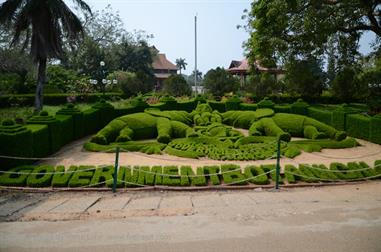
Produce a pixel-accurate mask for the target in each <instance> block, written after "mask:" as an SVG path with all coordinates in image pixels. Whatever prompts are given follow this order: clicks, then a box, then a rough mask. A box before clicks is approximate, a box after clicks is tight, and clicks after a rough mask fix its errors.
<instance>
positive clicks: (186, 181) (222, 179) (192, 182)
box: [0, 160, 381, 188]
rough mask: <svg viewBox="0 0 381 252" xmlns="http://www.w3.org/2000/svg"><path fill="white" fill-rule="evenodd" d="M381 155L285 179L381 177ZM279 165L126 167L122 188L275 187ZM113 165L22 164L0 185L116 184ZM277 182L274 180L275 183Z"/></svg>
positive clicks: (306, 169) (307, 169) (2, 176)
mask: <svg viewBox="0 0 381 252" xmlns="http://www.w3.org/2000/svg"><path fill="white" fill-rule="evenodd" d="M380 167H381V160H378V161H376V162H375V163H374V166H373V167H371V166H370V165H368V164H367V163H365V162H362V161H360V162H349V163H347V164H343V163H337V162H334V163H331V164H330V165H329V167H327V166H325V165H321V164H320V165H318V164H313V165H309V164H300V165H299V167H296V166H294V165H290V164H286V165H285V166H284V174H281V175H280V177H279V183H280V184H295V183H331V182H341V181H349V182H350V181H357V180H369V179H380V178H381V169H380ZM275 168H276V166H275V164H267V165H261V166H246V167H241V166H239V165H236V164H223V165H214V166H204V167H197V168H192V167H190V166H181V167H178V166H165V167H161V166H152V167H149V166H133V167H131V166H120V167H119V169H118V174H117V187H118V188H124V187H127V188H130V187H143V186H167V187H173V186H174V187H179V186H182V187H188V186H196V187H200V186H201V187H202V186H207V185H208V186H237V185H248V184H252V185H258V186H265V185H269V186H274V183H275V180H276V172H275ZM113 174H114V167H113V166H99V167H95V166H79V167H76V166H71V167H70V168H69V169H68V170H66V169H65V167H63V166H57V167H53V166H49V165H37V166H31V165H30V166H19V167H16V168H13V169H10V170H9V171H8V173H0V186H12V187H25V186H26V187H53V188H54V187H76V188H78V187H82V188H87V187H105V186H106V187H112V186H113V183H114V180H113ZM271 184H272V185H271Z"/></svg>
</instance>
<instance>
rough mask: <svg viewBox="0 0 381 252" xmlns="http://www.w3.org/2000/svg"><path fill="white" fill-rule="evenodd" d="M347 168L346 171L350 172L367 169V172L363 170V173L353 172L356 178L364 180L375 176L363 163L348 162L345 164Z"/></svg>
mask: <svg viewBox="0 0 381 252" xmlns="http://www.w3.org/2000/svg"><path fill="white" fill-rule="evenodd" d="M347 166H348V169H350V170H362V169H367V168H369V169H368V170H363V171H353V172H354V173H356V176H357V177H358V178H361V177H364V178H366V177H372V176H375V175H377V173H376V171H375V170H374V169H372V168H370V167H369V165H368V164H367V163H365V162H359V163H356V162H350V163H347Z"/></svg>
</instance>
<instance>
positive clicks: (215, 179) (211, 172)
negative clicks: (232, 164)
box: [204, 165, 221, 185]
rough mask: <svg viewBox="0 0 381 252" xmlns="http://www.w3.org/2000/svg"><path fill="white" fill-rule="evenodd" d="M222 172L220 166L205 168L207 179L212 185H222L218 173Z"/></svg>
mask: <svg viewBox="0 0 381 252" xmlns="http://www.w3.org/2000/svg"><path fill="white" fill-rule="evenodd" d="M219 172H220V167H219V166H218V165H213V166H204V174H205V177H206V178H209V180H210V183H211V184H212V185H219V184H221V182H220V178H219V175H218V173H219Z"/></svg>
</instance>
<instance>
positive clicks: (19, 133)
mask: <svg viewBox="0 0 381 252" xmlns="http://www.w3.org/2000/svg"><path fill="white" fill-rule="evenodd" d="M0 143H1V144H0V155H4V156H16V157H32V156H33V135H32V131H31V130H30V129H29V128H27V127H24V126H21V125H18V124H11V125H7V122H6V123H3V124H2V125H1V126H0ZM29 163H31V162H30V161H28V160H17V159H10V158H0V170H7V169H10V168H12V167H15V166H18V165H24V164H29Z"/></svg>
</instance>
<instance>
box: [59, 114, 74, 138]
mask: <svg viewBox="0 0 381 252" xmlns="http://www.w3.org/2000/svg"><path fill="white" fill-rule="evenodd" d="M56 119H57V120H58V121H59V122H60V124H61V145H65V144H68V143H70V142H71V141H73V140H74V122H73V117H72V116H71V115H61V114H58V115H56Z"/></svg>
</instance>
